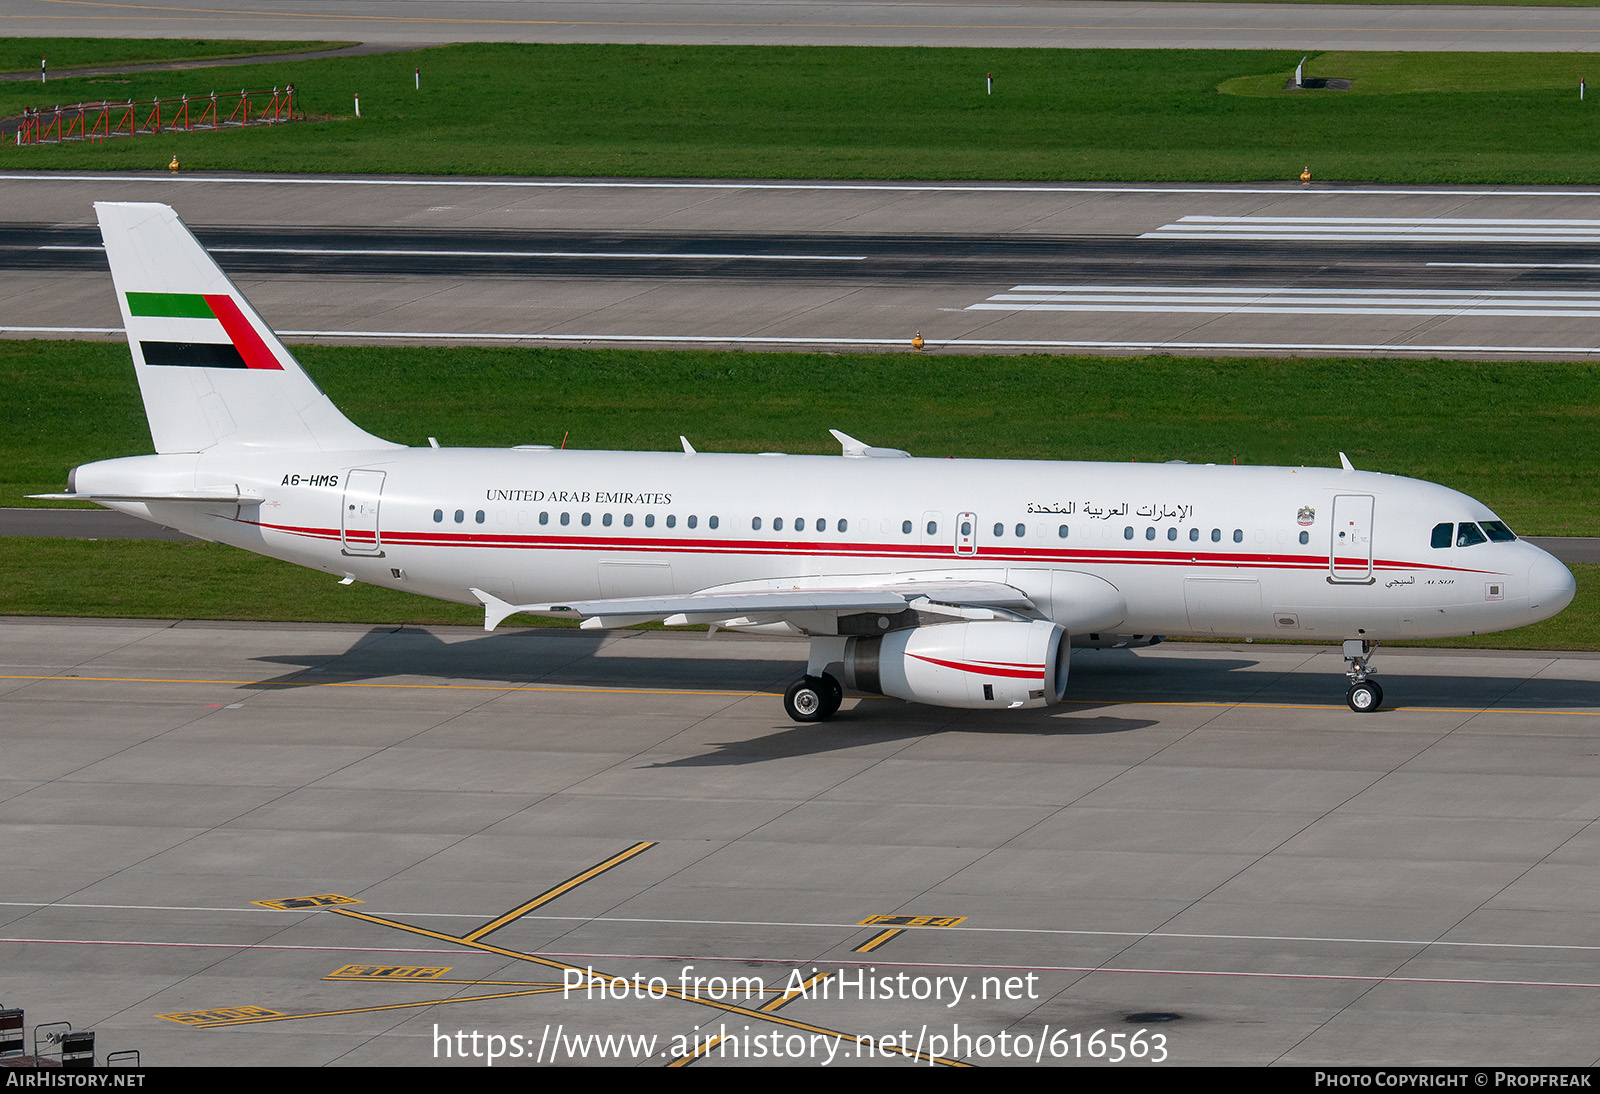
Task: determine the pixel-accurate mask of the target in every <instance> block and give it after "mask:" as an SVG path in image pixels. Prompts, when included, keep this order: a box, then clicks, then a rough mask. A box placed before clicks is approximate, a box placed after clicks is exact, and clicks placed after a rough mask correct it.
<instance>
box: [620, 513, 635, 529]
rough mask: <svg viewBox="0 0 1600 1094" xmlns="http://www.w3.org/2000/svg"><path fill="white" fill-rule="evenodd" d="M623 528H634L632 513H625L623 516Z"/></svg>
mask: <svg viewBox="0 0 1600 1094" xmlns="http://www.w3.org/2000/svg"><path fill="white" fill-rule="evenodd" d="M622 526H623V527H624V528H632V527H633V514H632V513H624V514H622Z"/></svg>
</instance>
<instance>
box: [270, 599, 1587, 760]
mask: <svg viewBox="0 0 1600 1094" xmlns="http://www.w3.org/2000/svg"><path fill="white" fill-rule="evenodd" d="M458 633H459V632H450V631H435V630H432V629H428V628H422V627H374V628H372V629H370V630H368V631H367V632H365V633H364V634H362V635H360V636H359V637H358V638H356V639H355V641H354V642H352V643H351V645H350V646H349V647H348V648H347V649H345V650H343V651H341V652H338V653H331V654H330V653H320V652H319V653H307V654H295V653H284V654H281V655H275V656H269V657H262V658H258V659H257V660H258V661H261V662H264V663H267V664H277V665H282V666H285V667H286V669H287V671H285V672H283V673H282V674H281V675H279V676H276V677H273V678H271V679H268V680H263V681H261V682H259V683H257V684H252V685H245V686H246V687H255V688H260V689H270V688H273V687H281V686H284V685H286V684H297V683H299V684H303V683H310V682H315V681H329V682H331V681H338V682H342V683H344V682H359V681H363V680H373V681H377V680H384V679H392V678H395V677H405V676H416V677H422V678H424V679H439V680H446V679H448V680H461V681H467V682H482V683H505V684H509V685H519V684H520V685H533V684H540V685H548V686H557V687H574V688H588V687H593V688H643V689H661V690H665V691H679V690H682V691H755V692H781V691H782V690H783V689H784V688H785V687H787V686H788V684H789V683H790V682H791V681H792V680H793V679H795V677H796V676H797V675H798V674H799V673H800V672H801V671H803V662H804V656H805V653H804V651H805V646H804V645H803V644H802V643H800V642H796V643H794V647H793V649H794V652H793V656H791V657H773V656H770V655H767V654H765V653H763V654H761V655H758V656H750V651H749V649H748V647H747V648H746V649H743V650H739V649H737V648H736V646H734V645H733V644H734V643H738V642H739V641H740V639H738V638H732V639H715V638H714V639H710V640H706V641H704V642H703V643H702V644H695V645H691V644H689V643H685V644H683V645H680V646H678V647H676V650H678V651H681V654H675V655H673V656H661V655H659V653H652V654H643V653H641V654H640V655H638V656H635V655H632V654H630V652H629V642H628V641H627V640H625V639H624V640H622V641H617V640H616V636H615V635H614V634H608V633H606V632H595V631H581V630H576V629H539V628H528V629H523V630H514V631H501V632H496V633H494V634H474V635H472V636H471V637H458ZM719 641H721V642H728V643H729V646H728V647H725V650H726V652H724V651H723V650H719V649H718V645H717V643H718V642H719ZM696 646H697V647H698V648H696ZM645 648H650V649H653V650H659V648H660V647H659V645H655V644H650V645H648V646H646V645H644V644H641V646H640V649H641V650H643V649H645ZM1197 649H1201V648H1199V647H1194V646H1189V647H1186V648H1185V650H1184V652H1183V653H1182V654H1176V653H1175V654H1164V653H1162V652H1161V650H1160V648H1159V647H1158V648H1156V649H1144V650H1140V651H1138V652H1135V651H1132V650H1089V651H1085V650H1078V651H1074V654H1073V657H1072V664H1071V672H1070V676H1069V680H1068V685H1067V702H1066V703H1065V704H1064V705H1063V706H1058V707H1052V708H1048V709H1045V710H1038V711H1028V712H1013V713H1011V714H1008V715H1006V717H1005V718H1004V719H995V718H993V716H992V715H990V714H989V713H987V712H982V711H963V710H949V709H944V708H938V707H927V706H921V705H915V704H908V703H903V702H901V701H900V700H897V699H883V698H879V697H867V698H860V697H858V698H857V699H855V700H852V701H851V702H849V703H847V704H846V708H845V709H844V710H842V711H841V712H840V713H839V714H838V715H837V716H836V717H835V718H834V719H833V720H832V721H831V722H829V723H827V726H798V727H795V728H794V729H793V730H792V732H796V733H799V734H801V735H808V736H809V738H810V744H809V745H808V746H807V747H805V748H799V749H798V751H800V752H803V751H816V750H817V748H818V741H817V740H816V738H817V737H818V736H819V735H820V734H825V733H827V732H830V729H829V727H839V728H840V729H841V730H843V729H844V728H845V727H849V729H848V732H849V733H850V736H851V740H852V742H853V743H855V744H859V743H861V742H862V740H863V739H870V738H871V734H873V733H888V734H897V735H899V736H900V737H909V736H915V735H919V734H926V733H929V732H936V731H940V730H945V729H958V730H962V731H968V732H983V733H994V732H1005V733H1031V734H1052V735H1081V734H1087V733H1120V732H1126V731H1128V730H1130V729H1137V728H1141V727H1142V726H1144V725H1148V724H1150V723H1149V722H1147V721H1145V720H1142V719H1127V718H1121V717H1106V716H1099V715H1096V716H1095V717H1094V718H1093V719H1091V718H1088V717H1085V715H1087V714H1088V713H1089V712H1090V711H1093V710H1095V709H1097V708H1103V707H1113V706H1126V705H1129V704H1138V703H1141V702H1143V703H1224V704H1226V703H1262V704H1285V705H1339V704H1342V703H1343V702H1344V696H1345V688H1346V682H1345V678H1344V676H1343V674H1342V664H1341V662H1340V661H1339V660H1338V659H1337V656H1336V654H1335V652H1334V651H1331V650H1328V649H1325V648H1322V647H1308V648H1307V649H1306V654H1307V655H1308V656H1309V655H1311V654H1313V653H1315V654H1321V655H1323V657H1324V663H1325V666H1326V671H1306V670H1304V669H1303V668H1301V667H1300V666H1299V665H1297V664H1295V663H1291V662H1285V663H1284V666H1283V668H1281V669H1278V668H1270V667H1268V663H1267V662H1266V661H1264V660H1263V659H1261V658H1256V657H1251V656H1248V655H1241V654H1240V653H1239V651H1238V650H1237V649H1228V648H1225V647H1218V648H1217V649H1216V652H1215V653H1214V654H1213V653H1211V652H1210V651H1203V652H1204V656H1195V654H1196V652H1197ZM602 651H603V655H602ZM1405 653H1406V651H1405V650H1385V651H1381V652H1380V653H1379V655H1378V656H1377V657H1376V658H1375V659H1374V661H1373V665H1374V668H1375V669H1376V670H1377V672H1376V677H1377V679H1378V680H1379V682H1380V683H1381V684H1382V685H1383V688H1384V691H1385V705H1384V710H1391V711H1392V710H1395V709H1403V708H1406V707H1450V708H1456V707H1474V706H1483V707H1489V706H1495V705H1501V706H1510V707H1516V708H1527V709H1540V710H1577V709H1592V708H1594V707H1595V706H1596V705H1597V703H1600V693H1597V688H1596V685H1595V683H1594V682H1593V681H1589V680H1564V679H1556V678H1548V679H1547V678H1543V677H1530V678H1524V677H1520V676H1506V675H1492V674H1490V675H1473V676H1464V675H1459V674H1452V675H1423V674H1417V673H1406V674H1396V673H1389V672H1386V671H1384V661H1385V660H1386V659H1387V658H1398V657H1401V656H1404V654H1405ZM1456 664H1465V665H1468V666H1470V665H1471V664H1472V660H1471V659H1467V660H1465V661H1463V662H1457V663H1456ZM1452 667H1455V665H1452ZM1485 667H1486V668H1487V667H1488V662H1487V661H1486V662H1485ZM773 708H774V719H775V724H782V725H785V726H787V725H788V723H787V722H783V721H782V719H783V714H782V712H781V709H779V704H778V703H777V701H776V699H774V701H773ZM1379 713H1380V714H1381V713H1383V711H1379ZM1063 715H1070V717H1065V718H1064V717H1063ZM1091 723H1095V724H1091ZM862 733H866V734H867V738H863V737H862V736H861V734H862ZM780 736H783V735H780ZM884 739H891V738H884ZM769 747H771V748H773V749H778V750H779V751H778V752H777V753H775V754H785V753H783V752H782V750H783V749H784V748H786V747H788V746H785V745H783V744H781V743H779V742H777V741H774V742H773V743H772V744H771V745H770V746H769ZM824 750H825V749H824Z"/></svg>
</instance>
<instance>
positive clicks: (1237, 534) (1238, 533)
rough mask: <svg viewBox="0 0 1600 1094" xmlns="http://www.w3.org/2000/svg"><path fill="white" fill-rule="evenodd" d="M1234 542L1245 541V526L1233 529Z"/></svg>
mask: <svg viewBox="0 0 1600 1094" xmlns="http://www.w3.org/2000/svg"><path fill="white" fill-rule="evenodd" d="M1233 542H1235V543H1243V542H1244V529H1243V528H1235V529H1234V530H1233Z"/></svg>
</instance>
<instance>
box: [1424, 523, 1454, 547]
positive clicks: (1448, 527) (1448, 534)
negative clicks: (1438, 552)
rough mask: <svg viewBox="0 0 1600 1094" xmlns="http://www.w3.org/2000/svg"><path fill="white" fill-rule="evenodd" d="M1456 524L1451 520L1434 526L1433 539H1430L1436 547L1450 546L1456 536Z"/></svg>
mask: <svg viewBox="0 0 1600 1094" xmlns="http://www.w3.org/2000/svg"><path fill="white" fill-rule="evenodd" d="M1455 531H1456V526H1455V525H1454V524H1452V523H1451V522H1450V521H1445V522H1444V523H1443V524H1435V525H1434V526H1433V539H1432V540H1431V541H1430V542H1431V543H1432V544H1433V546H1434V547H1435V548H1439V547H1448V546H1450V540H1451V539H1452V538H1453V537H1454V536H1455Z"/></svg>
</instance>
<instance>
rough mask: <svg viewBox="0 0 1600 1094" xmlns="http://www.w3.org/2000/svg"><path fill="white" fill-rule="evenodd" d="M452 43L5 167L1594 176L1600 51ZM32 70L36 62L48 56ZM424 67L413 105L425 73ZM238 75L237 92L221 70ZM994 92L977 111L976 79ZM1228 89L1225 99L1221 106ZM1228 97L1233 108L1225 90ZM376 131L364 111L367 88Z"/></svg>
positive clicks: (129, 85) (121, 93)
mask: <svg viewBox="0 0 1600 1094" xmlns="http://www.w3.org/2000/svg"><path fill="white" fill-rule="evenodd" d="M1299 59H1300V55H1299V54H1297V53H1288V52H1260V51H1251V52H1246V51H1226V50H1222V51H1219V50H1191V51H1156V50H983V49H872V48H856V49H852V48H821V47H811V48H801V47H795V48H785V47H759V48H758V47H750V48H739V47H718V46H681V47H665V46H621V45H538V46H517V45H458V46H448V47H442V48H438V49H430V50H421V51H415V52H408V53H395V54H384V55H378V56H367V57H345V58H326V59H319V60H309V61H301V62H292V63H282V64H264V65H259V66H256V65H247V66H242V67H239V68H229V69H225V70H200V71H196V72H192V73H174V72H165V73H142V74H127V75H123V76H116V77H98V78H84V79H76V80H61V81H59V82H56V81H53V82H52V84H51V85H50V89H49V92H48V102H45V101H42V100H41V99H40V94H41V92H40V89H39V88H38V87H36V86H33V85H30V84H27V83H19V84H5V85H0V116H7V115H12V114H16V113H18V112H20V110H21V109H22V108H23V107H38V106H41V105H44V106H49V105H53V104H55V103H58V102H72V101H76V100H98V99H101V98H106V97H111V98H115V99H127V98H135V99H138V98H148V97H152V96H156V95H166V96H173V95H177V94H180V93H188V94H191V95H194V94H207V93H209V92H210V91H211V90H213V89H214V88H216V87H217V86H218V84H219V81H224V80H225V81H226V83H225V84H224V85H223V86H227V87H270V86H282V85H283V84H286V83H293V84H295V85H296V88H297V89H298V92H299V96H300V101H301V103H302V104H303V105H304V107H305V109H306V110H307V111H308V112H309V113H310V114H312V115H314V116H317V117H319V118H320V117H322V116H324V115H331V117H332V119H333V120H330V121H318V122H316V123H314V124H306V125H292V126H279V127H273V128H262V129H253V130H247V131H233V132H225V133H204V134H202V133H194V134H175V135H174V134H167V135H162V136H160V137H149V138H136V139H132V140H117V141H108V142H105V143H103V144H95V145H87V144H74V145H66V146H54V147H46V146H40V147H24V148H16V147H11V146H0V167H4V168H8V169H9V168H16V167H41V168H145V169H149V168H155V167H160V166H163V165H165V163H166V162H167V160H168V159H169V158H170V157H171V156H173V155H178V156H179V157H180V159H181V161H182V162H183V164H184V166H185V168H186V169H188V170H223V169H235V170H252V171H291V172H301V171H338V172H370V173H387V172H396V171H405V172H416V171H421V172H428V173H437V174H459V173H472V174H488V175H498V174H527V175H580V176H582V175H634V176H687V177H704V176H729V177H769V178H786V177H803V178H829V177H837V178H863V177H866V178H938V179H942V178H951V179H969V178H986V179H992V178H1005V179H1127V180H1134V179H1151V180H1215V181H1225V180H1255V179H1287V178H1292V177H1294V176H1297V175H1298V174H1299V171H1300V169H1301V167H1302V166H1304V165H1306V164H1310V165H1311V167H1312V171H1313V174H1314V176H1315V177H1316V178H1317V179H1319V180H1333V179H1354V180H1381V181H1393V182H1402V181H1404V182H1454V183H1467V182H1505V183H1534V182H1550V183H1559V182H1593V181H1596V180H1597V179H1600V155H1597V153H1600V119H1596V118H1593V117H1591V114H1592V113H1593V112H1594V111H1600V100H1596V101H1593V102H1588V103H1580V102H1579V101H1578V97H1577V82H1578V79H1579V78H1580V77H1583V76H1586V75H1595V73H1589V72H1587V71H1586V69H1587V67H1588V66H1589V63H1590V56H1589V55H1585V54H1501V53H1485V54H1375V55H1374V54H1338V55H1332V56H1328V57H1324V56H1323V55H1313V57H1312V59H1311V61H1310V62H1309V63H1308V68H1309V69H1310V70H1311V71H1312V72H1313V73H1314V74H1321V75H1353V76H1356V77H1357V84H1356V87H1355V89H1354V91H1353V92H1351V93H1338V92H1297V93H1287V94H1286V93H1283V92H1282V91H1281V88H1282V84H1283V81H1284V79H1285V78H1286V77H1287V76H1288V74H1289V73H1290V72H1291V71H1292V70H1293V67H1294V65H1295V63H1296V62H1297V61H1298V60H1299ZM35 63H37V62H35ZM418 67H420V68H421V70H422V90H421V91H416V90H413V81H412V72H413V69H414V68H418ZM220 72H226V74H227V75H226V76H223V75H220ZM988 72H992V73H993V74H994V76H995V93H994V94H993V95H992V96H991V95H986V94H985V93H984V75H985V73H988ZM1219 88H1220V89H1223V90H1219ZM1224 91H1226V92H1228V93H1224ZM357 92H359V93H360V95H361V103H362V114H363V117H362V118H361V120H360V121H359V122H358V121H355V120H353V119H351V118H350V117H349V115H350V114H351V112H352V101H353V96H354V94H355V93H357Z"/></svg>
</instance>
